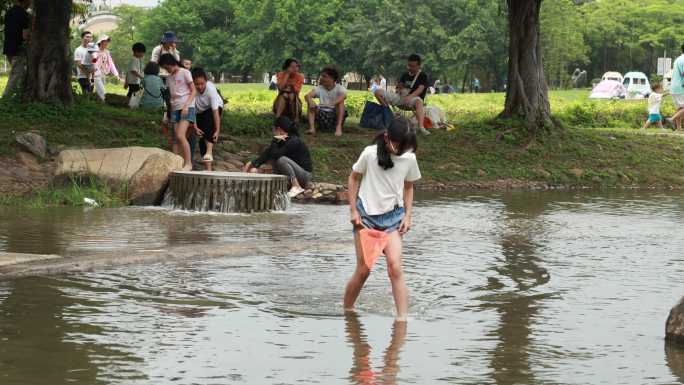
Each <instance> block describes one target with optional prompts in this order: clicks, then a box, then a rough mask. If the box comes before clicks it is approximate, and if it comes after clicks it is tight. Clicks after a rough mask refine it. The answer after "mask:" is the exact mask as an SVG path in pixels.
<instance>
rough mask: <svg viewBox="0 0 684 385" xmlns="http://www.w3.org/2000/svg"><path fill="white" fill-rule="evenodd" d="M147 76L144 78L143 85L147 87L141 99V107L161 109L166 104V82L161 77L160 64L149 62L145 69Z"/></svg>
mask: <svg viewBox="0 0 684 385" xmlns="http://www.w3.org/2000/svg"><path fill="white" fill-rule="evenodd" d="M143 72H144V73H145V76H144V77H143V80H142V86H143V88H144V89H145V92H143V96H142V99H140V107H141V108H150V109H161V108H162V107H163V106H164V90H165V88H166V87H164V82H163V81H162V79H161V78H160V77H159V64H157V63H155V62H149V63H147V65H146V66H145V69H144V70H143Z"/></svg>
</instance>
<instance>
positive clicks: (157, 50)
mask: <svg viewBox="0 0 684 385" xmlns="http://www.w3.org/2000/svg"><path fill="white" fill-rule="evenodd" d="M165 53H170V54H171V55H173V57H175V58H176V60H178V61H180V54H179V53H178V50H177V49H175V48H171V49H170V50H168V51H167V50H165V49H164V46H162V45H158V46H156V47H154V49H152V55H150V61H152V62H155V63H157V64H159V58H160V57H161V55H163V54H165ZM159 76H169V73H168V72H166V70H165V69H164V68H161V67H159Z"/></svg>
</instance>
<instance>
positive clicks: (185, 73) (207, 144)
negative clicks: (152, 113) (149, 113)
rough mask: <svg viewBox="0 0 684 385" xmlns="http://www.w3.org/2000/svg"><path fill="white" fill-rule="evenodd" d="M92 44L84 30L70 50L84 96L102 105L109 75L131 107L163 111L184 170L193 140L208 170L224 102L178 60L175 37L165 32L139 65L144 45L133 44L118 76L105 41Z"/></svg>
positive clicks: (186, 62) (201, 76) (207, 82)
mask: <svg viewBox="0 0 684 385" xmlns="http://www.w3.org/2000/svg"><path fill="white" fill-rule="evenodd" d="M92 40H93V37H92V34H91V33H90V32H89V31H84V32H82V33H81V45H79V47H78V48H76V51H75V52H74V64H75V67H76V69H77V77H78V83H79V84H80V86H81V89H82V91H83V93H84V94H86V95H88V94H91V93H93V92H95V94H96V95H97V97H98V98H99V99H100V100H102V101H104V100H105V85H104V78H105V77H106V76H107V75H111V76H114V77H115V78H117V79H120V80H121V81H123V82H125V83H124V87H125V88H127V89H128V93H127V97H128V98H129V105H131V107H136V108H137V107H140V108H148V109H162V108H163V107H166V112H165V114H164V122H165V124H166V125H167V126H170V127H171V130H169V131H170V132H172V135H171V137H170V145H171V147H172V148H173V151H174V152H175V153H176V154H178V155H180V156H182V157H183V169H184V170H192V154H193V152H194V149H195V147H196V145H197V142H198V140H197V139H198V138H199V149H200V155H201V157H202V162H204V163H205V165H206V167H207V169H211V162H212V161H213V154H212V151H213V144H214V143H215V142H216V141H217V140H218V137H219V134H220V132H221V115H222V113H223V108H224V101H223V98H222V97H221V95H220V93H219V91H218V89H217V88H216V86H215V85H214V84H213V83H212V82H211V81H210V80H209V76H208V75H207V73H206V72H205V71H204V69H202V68H199V67H196V68H192V61H191V60H189V59H183V60H182V61H181V58H180V54H179V52H178V50H177V48H176V44H177V42H178V39H177V38H176V35H175V34H174V33H173V32H165V33H164V35H163V36H162V39H161V41H160V44H159V45H158V46H156V47H155V48H154V49H153V50H152V53H151V56H150V60H149V62H147V64H145V65H144V66H143V63H144V57H145V52H146V47H145V45H144V44H142V43H135V44H133V46H132V47H131V50H132V57H131V59H130V61H129V64H128V67H127V68H126V72H125V74H124V75H123V76H121V75H120V74H119V71H118V70H117V69H116V65H115V64H114V61H113V60H112V56H111V54H110V53H109V50H108V49H107V47H108V45H109V42H110V38H109V37H108V36H106V35H105V36H101V37H100V38H99V39H98V40H97V43H95V44H93V43H92Z"/></svg>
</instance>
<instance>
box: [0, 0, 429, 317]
mask: <svg viewBox="0 0 684 385" xmlns="http://www.w3.org/2000/svg"><path fill="white" fill-rule="evenodd" d="M29 3H30V1H29V0H17V2H16V5H15V7H14V8H12V9H11V10H10V11H9V13H8V15H11V19H12V23H9V24H6V25H5V29H6V31H5V32H6V34H5V36H8V31H9V35H10V36H11V38H10V39H7V38H6V39H5V42H4V47H3V48H4V51H3V52H4V53H5V55H6V56H7V57H8V58H9V59H10V63H11V65H12V72H11V74H10V79H9V82H8V87H7V89H6V90H5V95H7V94H11V93H13V92H16V90H17V89H18V88H20V86H21V85H20V84H19V83H20V81H21V79H24V78H25V64H26V52H25V46H26V41H27V39H28V30H29V24H30V19H29V17H28V14H27V13H26V9H27V8H28V5H29ZM16 32H18V33H16ZM110 41H111V40H110V38H109V37H107V36H101V37H99V38H98V39H97V41H96V42H95V43H93V35H92V34H91V33H90V32H87V31H85V32H83V33H82V34H81V44H80V45H79V47H78V48H77V49H76V51H75V52H74V65H75V67H76V72H77V78H78V83H79V85H80V87H81V89H82V91H83V93H84V94H86V95H88V94H93V93H94V94H95V95H97V97H98V98H99V99H100V100H104V99H105V95H106V92H105V79H106V77H107V76H112V77H114V78H116V79H120V80H121V81H123V82H125V83H124V84H125V87H127V88H128V97H129V99H133V98H139V99H140V101H139V104H140V107H143V108H160V109H161V108H162V107H163V106H164V105H166V106H167V113H166V116H167V117H168V121H169V124H170V125H171V126H172V131H173V133H174V134H173V143H172V147H173V149H174V152H176V153H177V154H179V155H181V156H182V157H183V160H184V169H185V170H190V169H192V151H193V150H192V147H194V144H193V143H192V137H194V135H188V133H191V132H192V131H193V130H194V132H195V134H196V135H197V136H199V137H200V138H201V143H200V151H201V153H202V159H203V160H205V161H208V162H210V161H211V160H212V145H213V143H215V142H216V141H217V139H218V137H219V133H220V127H221V125H220V121H221V114H222V112H223V108H224V101H223V98H222V97H221V95H220V93H219V92H218V90H217V88H216V86H215V85H214V84H212V82H211V81H210V80H209V77H208V76H207V73H206V72H205V71H204V70H203V69H202V68H191V63H190V62H189V61H185V62H181V61H180V55H179V54H178V51H177V49H176V41H177V40H176V38H175V35H174V34H173V33H172V32H166V33H164V36H163V38H162V39H161V43H160V45H159V46H157V47H155V48H154V49H153V50H152V53H151V58H150V60H149V61H148V62H147V63H146V64H145V65H144V66H143V63H145V61H144V57H145V52H146V49H145V46H144V45H143V44H142V43H136V44H134V45H133V47H132V57H131V59H130V62H129V65H128V67H127V68H126V71H125V73H123V74H121V73H120V72H119V71H118V69H117V67H116V65H115V64H114V61H113V59H112V55H111V53H110V52H109V50H108V45H109V43H110ZM407 67H408V71H407V73H406V74H404V75H402V76H401V78H400V82H399V83H400V84H399V85H398V86H397V90H396V92H394V91H389V90H387V88H386V86H382V87H378V88H377V89H376V90H375V96H376V98H377V99H378V101H379V102H380V103H383V104H386V105H393V106H397V107H399V108H402V109H407V110H412V111H415V113H416V114H417V115H418V121H419V122H420V123H421V126H420V127H419V129H420V130H421V131H422V130H424V129H423V128H422V121H423V114H424V112H423V100H424V98H425V95H426V92H427V88H428V84H427V76H426V75H425V74H424V73H422V71H421V60H420V57H419V56H417V55H412V56H411V57H409V59H408V65H407ZM22 70H23V72H22ZM339 80H340V75H339V72H338V71H337V69H335V68H334V67H325V68H323V69H322V70H321V71H320V78H319V83H318V85H317V86H316V87H315V88H313V89H312V90H311V91H310V92H308V93H307V94H306V96H305V101H306V103H307V105H308V113H307V116H308V125H309V129H308V131H307V132H308V133H310V134H315V133H316V130H317V129H334V131H335V134H336V135H338V136H339V135H342V129H343V125H344V121H345V118H346V116H347V112H346V109H345V99H346V95H347V90H346V89H345V88H344V87H343V86H342V85H340V84H339ZM276 83H277V91H278V95H277V97H276V100H275V101H274V105H273V110H274V114H275V124H274V130H273V131H274V132H273V139H272V141H271V145H270V146H268V147H267V148H266V150H264V151H263V152H262V153H261V154H260V155H259V157H257V158H256V159H255V160H253V161H252V162H248V163H247V164H246V165H245V168H244V171H246V172H258V169H259V167H260V166H261V165H262V164H264V163H270V164H271V166H272V167H273V170H274V172H277V173H279V174H283V175H286V176H288V178H289V180H290V182H291V189H290V191H289V195H290V196H296V195H299V194H301V193H302V192H303V191H304V188H305V187H307V185H309V184H310V183H311V181H312V179H313V163H312V160H311V155H310V152H309V149H308V148H307V146H306V144H305V143H304V142H303V141H302V140H301V139H300V137H299V131H298V126H299V120H300V115H301V106H302V104H301V99H300V95H299V94H300V92H301V90H302V85H303V83H304V77H303V75H302V74H301V73H300V66H299V63H298V62H297V61H296V60H295V59H288V60H287V61H286V62H285V63H284V65H283V70H282V71H281V72H280V73H278V74H277V76H276ZM316 100H318V102H316ZM417 147H418V145H417V139H416V130H415V129H414V128H413V127H412V126H411V123H410V122H409V120H408V119H406V118H404V117H401V116H397V117H394V119H393V121H392V122H391V124H390V126H389V128H388V129H387V130H384V131H382V132H380V133H379V134H378V135H377V136H376V138H375V139H374V141H373V144H372V145H371V146H368V147H366V148H365V149H364V150H363V152H362V153H361V155H360V157H359V159H358V160H357V162H356V163H355V164H354V165H353V167H352V172H351V175H350V177H349V197H350V202H351V203H350V221H351V224H352V226H353V229H354V234H355V235H354V242H355V245H356V250H357V258H356V269H355V271H354V273H353V275H352V277H351V278H350V280H349V283H348V284H347V286H346V289H345V294H344V307H345V309H351V308H352V307H353V306H354V303H355V302H356V299H357V298H358V296H359V293H360V291H361V288H362V287H363V285H364V283H365V281H366V279H367V278H368V276H369V274H370V267H369V266H368V265H367V264H366V262H365V260H364V255H363V251H362V250H363V247H362V245H361V243H362V241H363V235H362V234H363V230H367V229H372V230H374V231H379V232H383V233H385V234H386V235H387V242H386V246H385V247H383V249H384V253H385V255H386V257H387V266H388V274H389V277H390V280H391V283H392V292H393V295H394V300H395V304H396V309H397V314H396V319H397V320H398V321H400V322H401V321H406V319H407V313H408V289H407V286H406V282H405V280H404V275H403V269H402V262H401V250H402V245H401V243H402V236H403V235H404V234H406V233H407V232H408V231H409V229H410V227H411V216H412V209H413V183H414V182H415V181H417V180H418V179H420V170H419V168H418V163H417V160H416V155H415V151H416V150H417Z"/></svg>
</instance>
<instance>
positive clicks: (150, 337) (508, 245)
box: [0, 193, 684, 385]
mask: <svg viewBox="0 0 684 385" xmlns="http://www.w3.org/2000/svg"><path fill="white" fill-rule="evenodd" d="M347 212H348V209H347V208H346V207H336V206H295V207H294V209H293V210H291V211H290V212H287V213H274V214H258V215H252V216H244V215H206V214H190V213H183V212H174V211H167V210H161V209H135V208H125V209H116V210H106V209H99V210H87V211H83V210H80V209H79V210H64V209H60V210H45V211H28V212H26V211H22V212H17V211H8V210H5V211H0V250H4V251H15V252H30V253H59V254H62V255H66V256H78V255H84V254H93V253H99V252H116V251H130V250H138V251H145V250H159V249H164V248H169V247H174V246H187V245H189V244H217V245H220V244H227V243H232V242H245V241H249V242H254V243H255V244H268V243H270V242H276V241H277V240H280V239H288V240H292V239H300V240H302V242H306V241H313V240H324V241H328V242H339V243H340V249H339V250H338V251H336V252H334V253H330V252H328V253H316V252H313V251H312V252H309V253H296V254H290V255H285V256H279V257H275V256H269V255H259V254H256V253H255V255H252V256H249V257H240V258H236V257H226V258H219V259H208V260H200V261H198V260H195V259H193V260H192V261H187V262H174V263H158V264H151V265H138V266H125V267H119V268H114V269H109V270H101V271H97V272H90V273H74V274H67V275H62V276H56V277H38V278H26V279H17V280H13V281H7V282H0V384H51V385H58V384H72V383H76V384H167V383H173V384H233V383H235V384H441V383H445V384H448V383H453V384H490V383H491V384H494V383H496V384H677V383H682V381H684V350H682V351H680V350H678V349H676V348H674V347H670V346H666V345H665V343H664V341H663V333H664V322H665V318H666V317H667V313H668V311H669V309H670V307H671V306H672V305H674V304H675V303H676V301H677V300H678V299H679V298H680V297H681V296H682V295H683V294H684V285H682V281H683V280H684V279H683V277H684V263H683V262H684V223H683V222H684V221H683V220H682V219H683V218H684V196H682V195H678V194H636V193H619V194H585V193H577V194H571V193H563V194H561V193H515V194H493V195H488V194H473V195H467V194H458V195H437V196H421V197H420V199H419V200H418V202H417V207H416V209H415V219H414V229H413V231H412V232H411V233H410V234H409V235H408V236H407V237H406V239H405V257H404V267H405V271H406V274H407V281H408V285H409V289H410V292H411V308H410V315H411V320H410V322H409V323H408V325H404V324H394V322H393V318H392V312H393V308H394V306H393V302H392V297H391V293H390V285H389V281H388V279H387V276H386V269H385V267H384V266H382V264H378V265H377V266H376V268H375V271H374V272H373V274H372V275H371V278H370V279H369V281H368V283H367V285H366V288H365V289H364V291H363V292H362V294H361V297H360V300H359V303H358V313H357V314H355V315H347V316H345V315H344V314H343V313H342V312H341V299H342V291H343V288H344V285H345V283H346V280H347V279H348V277H349V276H350V274H351V272H352V271H353V268H354V264H353V263H354V262H353V261H354V257H353V254H352V246H351V243H350V242H349V241H350V237H351V232H350V228H349V226H348V225H347V216H346V215H347Z"/></svg>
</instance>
